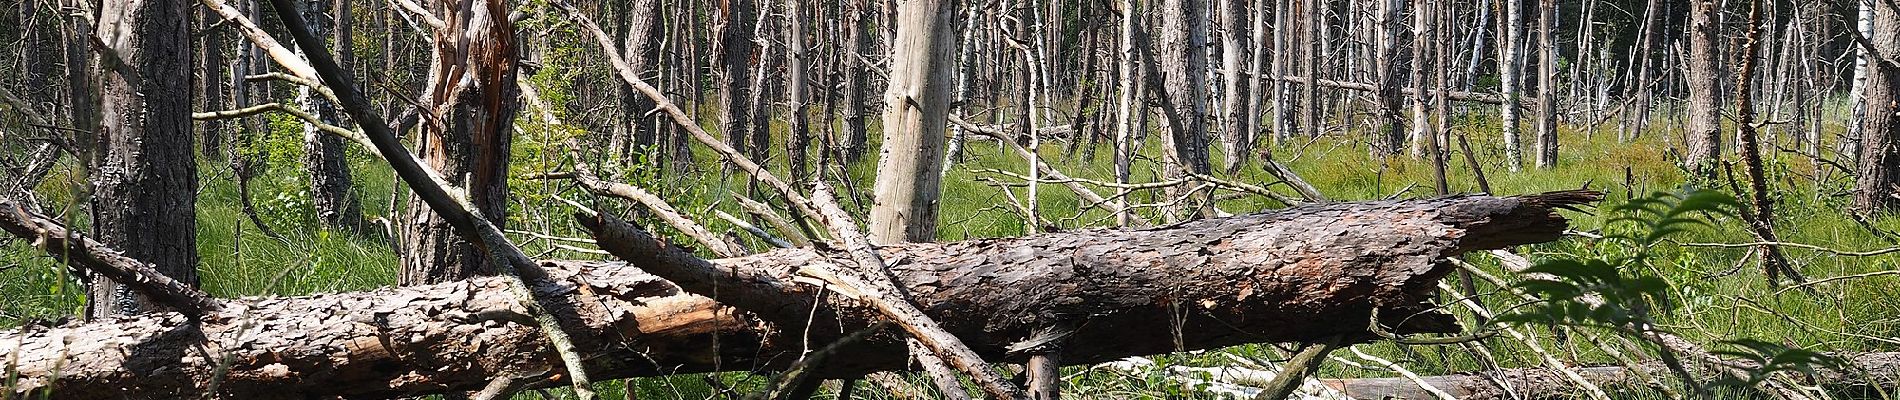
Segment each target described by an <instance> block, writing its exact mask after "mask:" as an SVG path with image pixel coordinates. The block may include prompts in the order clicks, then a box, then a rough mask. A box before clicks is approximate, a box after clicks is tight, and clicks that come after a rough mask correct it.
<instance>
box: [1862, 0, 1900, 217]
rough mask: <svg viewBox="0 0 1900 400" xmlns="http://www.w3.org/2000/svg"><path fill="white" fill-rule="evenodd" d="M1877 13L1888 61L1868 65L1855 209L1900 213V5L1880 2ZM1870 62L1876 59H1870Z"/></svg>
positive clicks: (1876, 46)
mask: <svg viewBox="0 0 1900 400" xmlns="http://www.w3.org/2000/svg"><path fill="white" fill-rule="evenodd" d="M1875 3H1878V4H1877V5H1876V6H1875V7H1874V10H1873V19H1874V21H1875V22H1874V24H1873V35H1872V37H1871V38H1870V40H1868V43H1866V44H1871V45H1873V46H1872V47H1873V49H1872V50H1873V51H1871V53H1873V54H1880V55H1886V57H1888V58H1887V59H1886V60H1878V59H1873V60H1868V62H1867V67H1866V68H1867V71H1868V74H1867V87H1866V88H1865V89H1864V90H1866V96H1867V99H1866V107H1867V115H1866V117H1865V118H1864V119H1862V123H1861V130H1862V133H1861V135H1862V137H1861V150H1860V151H1861V153H1860V154H1861V155H1860V160H1861V161H1860V165H1859V169H1860V171H1859V176H1858V178H1857V179H1856V180H1855V181H1854V206H1855V208H1858V209H1860V210H1861V211H1862V212H1873V211H1885V210H1893V209H1896V208H1900V198H1896V197H1895V194H1896V193H1900V190H1897V189H1896V187H1900V115H1897V114H1900V65H1895V64H1894V59H1895V57H1896V56H1894V55H1896V54H1900V6H1896V5H1894V3H1892V2H1879V1H1876V2H1875ZM1870 58H1871V57H1870Z"/></svg>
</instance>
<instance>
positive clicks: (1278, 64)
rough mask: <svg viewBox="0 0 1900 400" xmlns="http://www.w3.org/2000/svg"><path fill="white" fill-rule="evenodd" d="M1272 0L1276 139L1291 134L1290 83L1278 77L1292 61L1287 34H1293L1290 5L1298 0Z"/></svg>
mask: <svg viewBox="0 0 1900 400" xmlns="http://www.w3.org/2000/svg"><path fill="white" fill-rule="evenodd" d="M1262 1H1267V0H1262ZM1272 1H1274V4H1275V7H1274V8H1273V77H1274V78H1275V79H1274V80H1273V137H1274V139H1275V140H1278V139H1285V138H1289V137H1292V136H1293V128H1292V127H1289V126H1287V123H1288V122H1290V121H1291V119H1290V118H1292V117H1293V116H1292V114H1290V113H1288V112H1287V107H1288V104H1287V96H1289V95H1291V93H1292V84H1291V83H1288V82H1287V81H1286V80H1284V79H1278V78H1279V77H1282V76H1286V75H1287V72H1288V71H1290V70H1289V69H1288V68H1287V64H1290V63H1292V62H1293V52H1292V49H1291V46H1292V44H1293V43H1292V40H1290V39H1289V38H1288V37H1287V36H1288V35H1292V34H1293V27H1292V26H1291V24H1292V23H1293V17H1292V9H1293V7H1292V5H1293V2H1295V1H1298V0H1272Z"/></svg>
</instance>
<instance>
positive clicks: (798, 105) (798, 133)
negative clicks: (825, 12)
mask: <svg viewBox="0 0 1900 400" xmlns="http://www.w3.org/2000/svg"><path fill="white" fill-rule="evenodd" d="M799 3H800V2H799V0H785V70H786V71H785V92H786V97H787V98H788V100H789V101H790V102H791V104H790V107H787V109H788V111H789V112H790V113H791V114H792V118H791V122H792V123H791V130H792V131H791V137H790V138H789V139H788V140H786V141H785V163H786V164H788V165H790V166H791V168H790V170H791V171H792V176H793V177H794V178H795V179H800V180H805V179H810V177H811V174H810V173H809V172H808V170H809V169H810V167H811V165H810V164H809V162H808V161H807V159H808V158H809V157H807V153H806V152H808V151H810V150H811V115H809V114H808V113H807V108H809V107H808V106H807V104H808V103H809V102H810V101H811V99H810V97H811V94H810V93H809V91H810V89H809V85H808V84H807V80H809V79H810V78H808V77H807V76H806V71H805V70H806V68H808V67H807V66H806V65H805V64H806V63H805V57H806V54H805V48H806V46H805V43H806V40H805V30H806V28H805V25H806V23H807V21H806V20H805V9H804V7H803V6H802V5H800V4H799Z"/></svg>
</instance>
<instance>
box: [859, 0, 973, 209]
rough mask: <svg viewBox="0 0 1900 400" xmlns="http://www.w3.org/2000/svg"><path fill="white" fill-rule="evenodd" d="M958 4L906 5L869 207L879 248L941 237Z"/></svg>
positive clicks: (919, 0)
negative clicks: (939, 223)
mask: <svg viewBox="0 0 1900 400" xmlns="http://www.w3.org/2000/svg"><path fill="white" fill-rule="evenodd" d="M956 17H957V0H902V1H900V2H899V5H898V9H897V15H895V16H894V18H896V19H897V34H896V37H895V41H894V42H892V43H891V46H892V48H893V49H894V52H895V54H893V56H892V57H891V75H890V79H891V80H890V87H889V88H888V89H886V90H885V92H884V144H883V149H882V150H880V151H879V153H878V163H877V176H878V179H877V183H876V184H875V185H874V188H873V191H874V193H875V195H876V196H877V202H876V205H874V206H872V207H871V231H870V232H869V234H870V235H871V237H872V238H873V240H877V241H878V242H879V243H895V242H898V241H900V240H898V239H899V238H902V240H901V241H911V242H928V241H932V240H936V239H937V199H938V198H939V197H940V196H941V195H942V193H941V192H942V190H941V186H942V183H943V174H942V173H940V171H939V170H940V169H942V168H943V133H944V126H945V124H947V123H949V120H950V101H949V100H950V95H951V94H952V93H954V91H955V90H956V87H955V85H956V82H955V81H954V78H955V74H956V68H955V66H956V65H957V62H956V57H957V35H956V33H955V32H953V30H955V29H956V27H957V24H956Z"/></svg>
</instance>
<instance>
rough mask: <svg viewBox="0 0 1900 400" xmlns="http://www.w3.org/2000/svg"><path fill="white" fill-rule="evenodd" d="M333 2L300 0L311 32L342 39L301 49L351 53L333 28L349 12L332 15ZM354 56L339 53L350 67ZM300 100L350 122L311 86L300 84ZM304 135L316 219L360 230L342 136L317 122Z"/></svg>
mask: <svg viewBox="0 0 1900 400" xmlns="http://www.w3.org/2000/svg"><path fill="white" fill-rule="evenodd" d="M333 2H334V1H332V0H300V1H298V2H297V6H298V7H299V8H300V10H298V12H299V13H300V14H303V19H304V21H308V22H309V24H310V25H309V26H310V31H311V33H312V34H314V35H316V36H317V37H320V38H328V37H334V38H335V40H339V42H331V47H330V48H325V49H301V48H300V49H298V50H299V53H307V52H310V51H328V52H332V54H338V52H341V54H349V51H350V49H349V48H346V47H342V46H340V45H341V44H342V43H341V42H340V40H342V39H343V38H344V37H343V36H342V32H338V31H336V30H335V29H332V28H333V27H334V26H335V25H336V24H335V23H334V22H336V21H337V20H340V19H342V18H345V17H347V15H338V16H337V17H336V18H334V19H333V18H331V15H332V14H329V11H331V8H332V5H333V4H332V3H333ZM334 3H347V2H334ZM341 8H343V9H348V8H349V7H348V6H347V4H346V5H345V6H343V7H341ZM351 58H353V57H348V56H344V57H339V62H341V63H343V65H344V68H350V65H351V64H354V63H353V62H352V61H354V60H351ZM297 102H298V103H301V104H302V107H303V109H304V110H306V111H308V112H310V113H311V114H315V115H316V116H317V119H318V120H321V121H322V123H323V124H326V125H333V126H347V124H346V123H344V122H343V115H342V113H341V112H338V111H337V109H336V105H335V104H331V103H330V101H329V100H324V99H323V96H321V95H319V94H317V93H316V91H314V90H312V89H311V88H310V87H308V86H300V87H299V88H298V90H297ZM303 139H304V140H303V150H304V159H303V162H304V171H305V172H307V173H309V174H310V199H311V203H312V205H314V206H315V208H316V210H317V221H318V222H319V223H321V224H323V226H324V227H325V228H331V229H343V230H349V231H358V230H361V229H362V228H363V226H364V221H363V207H362V205H361V202H359V201H357V199H356V195H355V194H354V193H352V192H351V187H352V185H351V182H352V181H353V179H352V178H351V176H350V175H351V174H350V165H349V160H347V159H346V158H345V157H344V156H345V155H346V153H345V152H344V150H345V149H344V147H343V139H342V138H339V137H337V136H336V135H330V134H326V133H324V132H323V130H322V129H318V125H317V124H313V123H305V124H304V125H303Z"/></svg>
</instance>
